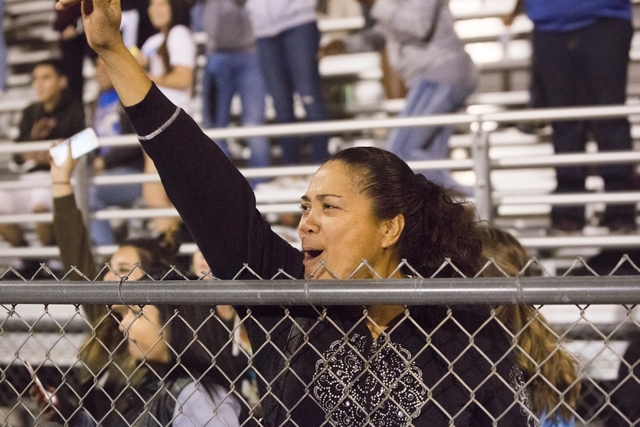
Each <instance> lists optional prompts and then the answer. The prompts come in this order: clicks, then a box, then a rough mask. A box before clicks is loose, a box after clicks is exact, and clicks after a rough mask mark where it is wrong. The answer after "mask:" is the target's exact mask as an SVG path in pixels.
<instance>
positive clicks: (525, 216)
mask: <svg viewBox="0 0 640 427" xmlns="http://www.w3.org/2000/svg"><path fill="white" fill-rule="evenodd" d="M510 3H511V2H509V1H504V0H493V1H489V0H485V1H481V0H452V1H451V9H452V11H453V12H454V14H455V16H456V17H457V18H458V22H457V23H456V30H457V31H458V32H459V34H460V36H461V37H462V39H463V40H464V41H465V43H466V46H467V49H468V52H469V53H470V54H471V55H472V57H473V58H474V60H475V61H476V63H477V64H478V69H479V70H480V73H481V80H480V85H479V89H478V92H477V93H476V94H474V95H473V96H472V97H471V98H470V99H469V101H468V106H467V111H469V112H497V111H506V110H511V109H522V108H525V107H526V105H527V103H528V101H529V95H528V92H527V87H528V68H529V65H530V55H531V51H530V44H529V42H528V36H529V34H530V32H531V28H532V26H531V23H530V22H529V21H528V20H527V19H526V18H525V17H519V18H518V19H517V20H516V22H515V23H514V25H513V26H512V27H511V28H510V29H509V30H506V29H505V28H504V25H503V24H502V22H501V21H500V19H499V16H500V15H501V14H503V13H505V12H507V11H508V10H509V7H510ZM635 4H636V7H638V6H637V5H638V4H640V3H638V2H636V3H635ZM52 13H53V12H52V2H51V1H50V0H29V1H26V0H6V16H5V18H4V28H5V31H6V33H7V41H8V43H9V66H10V71H11V72H10V74H9V80H8V91H7V94H6V96H4V97H3V98H1V99H0V144H3V145H5V146H6V145H8V144H10V141H11V139H12V138H13V137H15V136H16V126H17V123H18V121H19V116H20V111H21V110H22V109H23V108H24V107H25V106H26V105H28V104H29V103H30V102H32V101H33V95H32V93H31V89H30V87H29V84H30V76H29V71H30V67H31V66H32V64H34V63H35V62H37V61H40V60H42V59H45V58H49V57H53V56H55V55H56V54H57V51H56V49H57V47H56V40H57V38H56V34H55V33H54V32H53V30H52V29H51V25H50V24H51V19H52ZM638 16H640V14H638ZM362 25H363V21H362V19H361V18H358V17H353V18H340V19H324V20H321V21H320V23H319V26H320V29H321V30H322V31H323V33H324V37H325V39H326V38H328V37H331V36H332V34H344V33H348V32H352V31H356V30H357V29H358V28H360V27H361V26H362ZM636 28H637V29H640V25H638V23H636ZM639 34H640V33H639V32H636V36H635V37H634V41H633V47H632V51H631V59H632V64H631V67H630V73H629V90H628V104H632V105H635V104H638V103H639V96H640V36H639ZM196 40H198V42H199V43H203V42H204V38H203V37H202V35H196ZM198 65H199V66H203V65H204V58H202V57H201V58H199V60H198ZM320 67H321V68H320V70H321V74H322V76H323V78H324V81H325V85H326V86H327V88H328V89H327V90H328V91H329V92H330V91H331V90H332V89H333V91H334V92H335V91H338V92H340V93H344V92H345V91H348V92H349V93H350V94H351V95H352V96H351V97H350V98H349V102H348V103H347V104H343V105H342V106H341V108H339V109H333V110H332V111H338V112H339V114H340V115H339V116H337V117H333V118H334V119H342V118H348V119H351V118H358V119H362V118H384V117H392V116H395V115H396V114H398V112H400V111H401V110H402V109H403V107H404V100H402V99H392V100H386V99H383V96H382V93H383V91H382V87H381V84H380V78H381V75H382V71H381V68H380V58H379V55H378V54H377V53H361V54H349V55H337V56H333V57H326V58H323V59H322V61H321V64H320ZM85 75H86V76H87V77H89V78H90V77H91V76H92V68H91V66H90V65H89V64H88V63H87V64H86V67H85ZM198 90H199V89H198V86H196V96H195V97H194V101H193V111H194V112H195V113H194V118H195V119H196V120H200V114H199V113H198V111H199V110H200V97H199V94H198ZM96 94H97V92H96V88H95V85H94V84H93V83H92V82H91V81H89V82H88V84H87V87H86V90H85V100H87V101H89V100H91V99H92V97H95V95H96ZM338 99H339V100H344V99H343V98H341V97H338ZM239 111H240V106H239V102H237V101H236V102H234V104H233V112H234V115H235V116H238V113H239ZM296 113H297V115H298V116H299V117H300V118H303V116H304V110H303V109H302V108H301V106H298V108H297V109H296ZM273 115H274V113H273V109H272V108H268V109H267V118H268V119H273ZM631 120H632V125H633V126H632V136H633V138H634V141H635V142H636V145H638V143H639V142H640V117H632V118H631ZM385 135H386V134H385V132H380V131H371V130H367V131H362V132H345V133H344V134H337V135H333V137H332V140H331V146H332V147H333V148H334V149H339V148H342V147H345V146H350V145H357V144H374V145H378V146H382V144H383V143H384V140H385ZM473 143H474V133H473V132H472V131H471V130H470V129H469V128H468V127H466V128H465V127H463V126H460V127H457V128H456V134H455V135H454V136H453V137H452V138H451V140H450V149H451V158H454V159H469V158H470V156H471V154H470V151H471V147H472V144H473ZM489 143H490V153H489V154H490V157H491V158H492V159H501V158H509V157H514V156H518V157H526V156H540V155H551V154H553V147H552V145H551V141H550V128H549V127H548V126H544V124H542V125H541V127H540V128H539V129H537V130H536V131H535V132H534V133H523V132H521V131H520V130H518V129H517V128H516V126H515V124H512V125H509V126H507V125H503V124H502V125H500V126H497V125H496V126H495V129H494V130H493V131H492V132H491V135H490V139H489ZM232 148H233V150H234V151H233V153H234V155H235V156H236V160H237V161H238V164H239V165H243V164H244V160H243V156H246V150H243V149H242V146H241V145H240V144H237V143H234V144H232ZM594 150H595V143H590V144H589V147H588V151H594ZM274 155H277V149H274ZM9 156H10V155H9V154H8V152H7V151H0V181H10V180H12V179H14V178H15V175H14V174H13V173H11V172H10V171H9V169H8V160H9ZM308 174H309V171H308V168H307V169H305V172H303V173H302V174H301V175H302V176H303V177H305V176H307V175H308ZM454 176H455V177H456V178H458V179H459V180H460V182H461V183H463V184H466V185H472V184H473V180H474V175H473V173H472V172H471V171H461V172H456V173H455V175H454ZM304 179H305V178H302V179H301V180H295V181H293V182H294V184H295V186H294V187H292V188H287V187H284V186H283V185H282V183H276V184H274V185H270V186H264V187H263V188H262V189H259V190H258V192H257V199H258V202H259V203H265V204H266V203H271V204H278V203H281V204H287V203H288V204H293V205H295V204H296V201H297V200H299V199H298V198H299V195H300V194H301V193H302V191H304V189H303V187H304V186H305V181H304ZM290 182H291V181H290ZM492 184H493V189H494V193H495V194H494V195H495V197H497V198H503V197H509V196H515V195H517V196H536V195H547V194H550V193H551V192H552V191H553V189H554V187H555V174H554V170H553V168H551V167H546V168H536V169H508V170H496V171H493V173H492ZM587 185H588V187H589V189H591V190H593V191H602V188H603V185H602V181H601V180H600V179H599V178H596V177H593V178H590V179H589V181H588V183H587ZM301 189H302V191H301ZM296 209H297V208H296ZM602 209H603V204H602V203H593V204H590V205H589V206H588V212H589V213H590V215H591V218H592V219H594V220H595V218H596V216H597V214H598V212H601V211H602ZM284 211H286V209H285V210H284ZM274 212H277V209H274ZM549 212H550V205H549V204H548V203H540V204H536V205H529V204H528V205H520V206H518V205H508V206H498V207H497V209H496V224H497V225H498V226H504V227H507V228H509V229H511V230H513V231H515V232H516V234H518V235H519V236H520V237H522V240H523V242H524V243H525V245H526V242H527V241H529V242H534V240H535V239H538V240H545V239H547V238H546V237H545V234H544V233H545V230H546V229H547V228H548V225H549V219H548V214H549ZM123 216H129V217H130V216H131V215H129V214H127V213H126V212H125V213H123ZM588 232H590V233H593V234H598V233H601V232H602V230H599V229H598V228H597V227H588ZM527 239H529V240H527ZM49 249H50V250H49V252H50V253H51V254H52V255H53V254H55V253H56V250H55V248H49ZM109 250H111V249H110V248H103V249H102V250H100V251H99V252H98V253H101V254H107V253H109ZM186 250H187V251H193V250H194V248H193V247H188V248H186ZM600 251H601V248H599V247H597V246H580V245H578V246H575V247H566V248H563V249H561V250H551V251H549V250H546V249H545V248H544V243H543V244H541V245H540V246H536V245H533V243H532V248H531V250H530V252H531V254H532V255H534V256H537V257H539V259H540V260H541V263H542V264H543V265H544V266H545V267H546V268H547V269H548V270H549V272H551V273H552V274H553V273H561V272H562V271H564V270H565V269H566V268H568V267H569V266H570V265H571V263H572V262H573V260H575V258H576V256H583V257H585V258H588V257H591V256H595V255H597V254H598V253H599V252H600ZM6 253H10V254H11V255H10V256H7V255H6ZM17 253H18V252H16V251H9V250H8V248H7V247H6V246H1V244H0V267H2V268H3V269H4V267H6V266H8V265H9V264H10V263H11V262H12V261H13V260H15V257H16V254H17ZM19 253H20V254H21V255H20V256H25V257H29V250H21V252H19ZM40 253H42V251H40ZM40 309H41V307H34V311H33V314H34V316H35V315H37V313H38V312H40V313H41V311H39V310H40ZM571 310H572V311H575V310H576V308H575V307H573V308H572V309H571ZM591 310H592V311H591V312H590V313H591V314H590V315H591V316H592V317H590V319H596V320H595V322H596V323H597V322H599V324H602V325H606V324H616V323H617V322H619V321H620V320H621V319H622V318H623V317H624V316H625V313H624V312H622V310H621V308H620V307H605V306H603V307H598V309H596V308H593V309H591ZM596 311H597V312H596ZM543 313H544V314H545V315H546V316H547V317H548V318H549V320H550V321H551V322H552V323H554V324H555V325H557V326H560V328H562V326H563V322H565V319H572V318H575V317H576V313H575V312H571V313H569V312H568V311H567V307H566V306H557V307H551V306H549V307H545V309H543ZM56 315H57V316H59V318H64V317H65V316H68V317H69V318H70V317H72V316H73V313H72V312H70V311H69V310H68V309H67V311H64V312H61V313H56ZM21 333H24V331H18V330H17V331H16V332H15V334H21ZM16 336H17V335H16ZM36 336H37V338H38V339H39V340H42V341H43V342H45V341H46V340H47V339H48V338H47V333H46V332H43V333H38V334H36ZM83 336H84V332H78V331H72V333H70V334H68V339H69V343H63V345H59V346H58V347H56V352H55V353H53V354H47V355H46V357H48V358H50V360H55V361H56V362H57V363H60V364H64V363H66V362H68V361H69V360H73V358H75V356H76V352H75V347H74V346H77V345H78V344H79V342H81V341H82V337H83ZM65 344H72V345H65ZM67 347H68V348H67ZM0 348H1V351H0V365H4V364H5V363H6V362H7V361H11V360H13V352H14V349H13V348H11V347H7V346H4V347H3V346H0ZM569 348H570V350H571V351H573V352H575V353H576V354H581V355H583V356H584V357H585V358H586V359H590V357H591V355H592V354H599V355H600V356H599V358H598V359H597V360H598V362H597V363H593V364H592V365H591V366H590V367H589V368H590V369H591V370H592V372H591V375H592V376H593V377H594V378H599V379H601V380H603V381H608V380H612V379H613V378H615V376H614V374H617V366H618V364H619V360H618V359H617V358H616V357H615V355H613V356H612V350H613V351H615V352H616V353H618V354H622V353H623V352H624V349H625V348H626V342H625V341H624V340H619V341H615V342H614V343H613V346H612V347H611V349H609V348H608V349H607V350H606V351H603V349H602V348H601V342H600V341H592V340H589V339H579V340H576V341H575V342H573V343H571V345H570V347H569ZM25 351H31V352H32V358H33V360H34V363H39V361H41V360H43V359H44V357H45V355H44V354H43V348H42V347H37V348H33V349H31V348H25Z"/></svg>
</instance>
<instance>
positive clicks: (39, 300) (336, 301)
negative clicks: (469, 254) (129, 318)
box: [0, 276, 640, 305]
mask: <svg viewBox="0 0 640 427" xmlns="http://www.w3.org/2000/svg"><path fill="white" fill-rule="evenodd" d="M0 303H2V304H83V303H92V304H235V305H358V304H363V305H371V304H407V305H442V304H451V305H457V304H516V303H528V304H620V303H623V304H629V305H634V304H639V303H640V280H638V276H606V277H600V276H586V277H585V276H577V277H576V276H567V277H519V278H511V277H504V278H468V279H464V278H456V279H440V278H437V279H430V278H413V279H367V280H261V281H257V280H220V281H218V280H190V281H186V280H165V281H162V282H158V281H151V280H140V281H134V282H124V283H122V284H120V283H119V282H101V281H98V282H90V281H84V282H68V281H62V282H59V281H55V280H38V281H18V280H16V281H6V282H5V281H3V282H0Z"/></svg>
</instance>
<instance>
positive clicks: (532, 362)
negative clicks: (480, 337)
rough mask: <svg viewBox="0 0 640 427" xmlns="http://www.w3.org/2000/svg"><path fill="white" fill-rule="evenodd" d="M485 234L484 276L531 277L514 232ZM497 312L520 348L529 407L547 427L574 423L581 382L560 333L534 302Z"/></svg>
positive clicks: (486, 230) (495, 230)
mask: <svg viewBox="0 0 640 427" xmlns="http://www.w3.org/2000/svg"><path fill="white" fill-rule="evenodd" d="M479 237H480V240H481V241H482V254H483V256H484V257H485V258H486V259H487V261H490V263H489V264H488V265H487V266H486V267H485V269H484V271H483V272H482V277H518V276H520V275H526V276H529V275H531V267H528V269H527V270H525V271H523V270H524V268H525V267H527V263H528V261H529V256H528V255H527V252H526V251H525V250H524V248H523V247H522V245H521V244H520V242H518V240H517V239H516V238H515V237H513V236H512V235H511V234H509V232H507V231H505V230H502V229H499V228H495V227H480V233H479ZM495 313H496V317H497V318H498V320H499V321H500V322H502V324H503V325H504V326H505V327H506V328H507V329H508V330H509V333H508V334H507V335H508V337H509V338H510V339H511V340H513V341H514V344H517V346H518V347H517V353H516V359H517V361H518V366H519V367H520V370H521V373H522V375H521V377H520V378H518V380H517V382H518V386H519V387H521V390H519V392H524V393H526V394H527V402H528V405H529V408H528V409H530V410H531V411H532V412H533V415H535V417H536V418H538V419H539V420H540V421H541V427H573V426H574V425H575V413H576V406H577V404H578V399H579V397H580V388H581V383H580V381H579V380H578V375H577V371H576V363H577V362H576V360H575V359H574V358H573V357H572V356H571V355H570V354H569V353H567V351H566V350H564V348H563V347H562V346H561V342H560V338H559V334H558V333H556V332H555V331H554V330H553V328H552V327H551V326H550V325H549V324H548V323H547V321H546V320H545V318H544V316H543V315H542V314H541V313H540V312H538V311H537V310H536V309H535V308H534V307H533V306H531V305H528V304H503V305H500V306H498V307H497V308H496V310H495ZM532 422H534V423H535V422H537V420H533V419H532ZM536 425H537V424H536Z"/></svg>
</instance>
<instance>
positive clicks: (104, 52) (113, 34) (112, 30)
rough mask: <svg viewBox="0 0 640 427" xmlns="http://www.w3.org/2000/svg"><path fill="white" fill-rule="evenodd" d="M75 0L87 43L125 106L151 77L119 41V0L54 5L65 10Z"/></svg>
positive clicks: (137, 99)
mask: <svg viewBox="0 0 640 427" xmlns="http://www.w3.org/2000/svg"><path fill="white" fill-rule="evenodd" d="M79 1H82V24H83V26H84V32H85V35H86V36H87V41H88V42H89V46H91V48H92V49H93V50H94V51H95V52H96V53H97V54H98V56H100V58H102V60H103V61H104V64H105V67H106V70H107V73H108V74H109V78H110V79H111V82H112V83H113V87H115V89H116V91H117V92H118V95H119V96H120V101H121V102H122V104H123V105H124V106H125V107H128V106H131V105H134V104H137V103H138V102H140V101H142V100H143V99H144V97H145V95H146V94H147V92H148V91H149V88H150V87H151V80H149V78H148V77H147V75H146V74H145V72H144V70H143V69H142V68H141V67H140V64H138V62H137V61H136V60H135V59H134V58H133V56H131V53H130V52H129V51H128V50H127V48H126V47H125V45H124V42H123V41H122V36H121V35H120V18H121V16H122V10H121V9H120V0H58V3H57V4H56V9H58V10H65V9H67V8H69V7H71V6H72V5H74V4H76V3H78V2H79Z"/></svg>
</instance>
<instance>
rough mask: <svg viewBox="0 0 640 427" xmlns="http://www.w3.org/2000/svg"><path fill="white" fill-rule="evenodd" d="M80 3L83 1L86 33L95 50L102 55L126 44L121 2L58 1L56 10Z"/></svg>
mask: <svg viewBox="0 0 640 427" xmlns="http://www.w3.org/2000/svg"><path fill="white" fill-rule="evenodd" d="M79 1H82V24H83V27H84V32H85V35H86V36H87V42H88V43H89V46H91V48H92V49H93V50H95V51H96V52H97V53H98V54H100V52H101V51H107V50H109V49H110V48H112V47H114V46H116V45H117V44H124V43H123V42H122V37H121V36H120V19H121V16H122V10H121V8H120V0H58V3H56V9H57V10H65V9H67V8H69V7H70V6H72V5H74V4H76V3H78V2H79Z"/></svg>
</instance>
